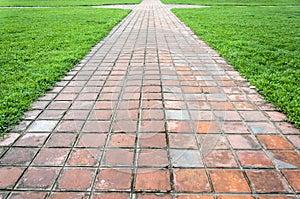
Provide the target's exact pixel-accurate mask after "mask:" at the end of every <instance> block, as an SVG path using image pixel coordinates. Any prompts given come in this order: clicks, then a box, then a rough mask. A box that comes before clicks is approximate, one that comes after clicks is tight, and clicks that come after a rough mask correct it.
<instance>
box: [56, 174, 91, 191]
mask: <svg viewBox="0 0 300 199" xmlns="http://www.w3.org/2000/svg"><path fill="white" fill-rule="evenodd" d="M94 173H95V171H94V169H89V168H67V169H65V170H64V171H63V173H62V175H61V177H60V179H59V181H58V186H57V188H58V189H63V190H76V191H77V190H82V191H88V190H90V187H91V185H92V181H93V178H94Z"/></svg>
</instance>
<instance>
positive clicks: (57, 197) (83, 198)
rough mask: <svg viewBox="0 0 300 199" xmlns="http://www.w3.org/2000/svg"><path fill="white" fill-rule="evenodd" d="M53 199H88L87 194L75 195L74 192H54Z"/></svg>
mask: <svg viewBox="0 0 300 199" xmlns="http://www.w3.org/2000/svg"><path fill="white" fill-rule="evenodd" d="M50 198H51V199H73V198H80V199H88V194H87V193H80V192H79V193H74V192H54V193H52V194H51V196H50Z"/></svg>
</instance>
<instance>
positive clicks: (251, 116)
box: [240, 111, 267, 121]
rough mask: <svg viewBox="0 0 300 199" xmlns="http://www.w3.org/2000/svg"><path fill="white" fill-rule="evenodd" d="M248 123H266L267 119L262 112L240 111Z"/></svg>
mask: <svg viewBox="0 0 300 199" xmlns="http://www.w3.org/2000/svg"><path fill="white" fill-rule="evenodd" d="M240 114H241V116H242V117H243V118H244V119H245V120H246V121H266V120H267V118H266V116H264V114H262V112H260V111H240Z"/></svg>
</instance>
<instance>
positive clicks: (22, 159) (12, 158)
mask: <svg viewBox="0 0 300 199" xmlns="http://www.w3.org/2000/svg"><path fill="white" fill-rule="evenodd" d="M36 152H37V149H36V148H11V149H10V150H9V151H8V152H6V154H5V155H4V156H3V157H2V158H1V159H0V163H1V164H11V165H14V166H15V165H28V164H29V163H30V162H31V160H32V159H33V157H34V155H35V154H36Z"/></svg>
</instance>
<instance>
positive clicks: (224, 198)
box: [217, 196, 254, 199]
mask: <svg viewBox="0 0 300 199" xmlns="http://www.w3.org/2000/svg"><path fill="white" fill-rule="evenodd" d="M217 199H254V197H252V196H218V197H217Z"/></svg>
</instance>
